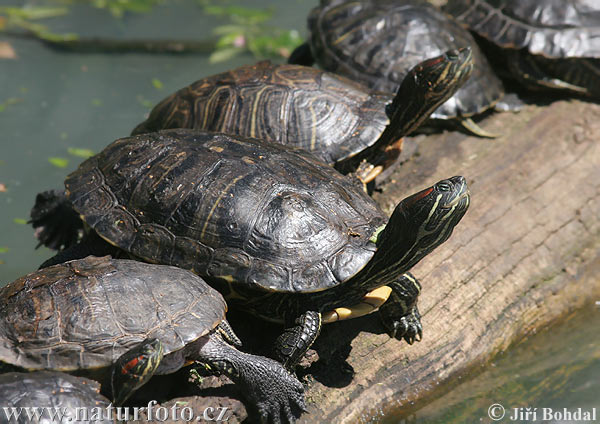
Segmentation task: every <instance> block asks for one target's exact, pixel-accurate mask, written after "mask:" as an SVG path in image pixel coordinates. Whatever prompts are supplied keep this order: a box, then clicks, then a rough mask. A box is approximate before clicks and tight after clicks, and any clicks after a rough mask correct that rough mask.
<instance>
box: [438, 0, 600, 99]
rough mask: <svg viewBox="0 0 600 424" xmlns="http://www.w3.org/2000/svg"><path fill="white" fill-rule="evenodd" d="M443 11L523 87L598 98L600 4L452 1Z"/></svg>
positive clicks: (581, 0)
mask: <svg viewBox="0 0 600 424" xmlns="http://www.w3.org/2000/svg"><path fill="white" fill-rule="evenodd" d="M445 10H446V11H447V12H448V13H450V14H452V15H453V16H455V17H456V19H458V20H459V21H461V22H464V23H465V24H466V25H467V26H468V27H469V28H470V29H471V30H472V31H474V32H475V33H476V34H478V35H479V36H481V37H482V38H483V39H484V40H486V41H487V43H486V49H485V50H490V57H491V56H493V57H495V58H504V66H505V67H506V68H507V69H508V70H509V71H510V74H511V75H512V76H513V77H514V78H516V79H517V80H518V81H519V82H520V83H522V84H523V85H525V86H527V87H530V88H537V89H540V88H546V89H556V90H562V91H567V92H572V93H576V94H580V95H585V96H590V97H594V98H596V99H598V98H600V2H598V1H595V0H449V1H448V5H447V6H446V9H445Z"/></svg>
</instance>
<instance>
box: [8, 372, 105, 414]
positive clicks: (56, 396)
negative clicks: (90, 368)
mask: <svg viewBox="0 0 600 424" xmlns="http://www.w3.org/2000/svg"><path fill="white" fill-rule="evenodd" d="M0 403H1V404H2V405H7V406H11V407H16V408H24V407H35V408H54V407H60V408H61V411H62V413H63V415H64V416H65V418H66V417H67V416H68V417H70V418H72V419H73V422H75V420H74V419H75V418H76V416H77V415H76V414H77V411H80V410H81V409H82V408H86V409H87V410H88V411H90V410H91V408H101V409H102V410H103V411H106V410H107V408H109V407H110V402H109V400H108V399H106V398H105V397H104V396H102V395H101V394H100V384H99V383H97V382H95V381H93V380H88V379H87V378H82V377H75V376H73V375H69V374H63V373H61V372H51V371H39V372H33V373H18V372H10V373H7V374H2V375H0ZM104 415H105V414H104ZM96 418H97V417H96ZM35 422H37V421H35ZM40 422H46V421H40ZM48 422H55V421H48ZM61 422H68V421H67V420H64V421H61ZM77 422H78V423H81V424H84V423H91V422H94V423H97V424H109V423H110V424H114V421H113V420H111V419H108V418H100V419H95V420H89V421H81V420H77Z"/></svg>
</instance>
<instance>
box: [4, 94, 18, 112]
mask: <svg viewBox="0 0 600 424" xmlns="http://www.w3.org/2000/svg"><path fill="white" fill-rule="evenodd" d="M22 101H23V99H19V98H17V97H11V98H9V99H6V100H5V101H4V103H0V112H4V110H5V109H6V108H7V107H8V106H10V105H14V104H16V103H19V102H22Z"/></svg>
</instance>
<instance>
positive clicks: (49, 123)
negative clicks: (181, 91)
mask: <svg viewBox="0 0 600 424" xmlns="http://www.w3.org/2000/svg"><path fill="white" fill-rule="evenodd" d="M20 3H21V2H17V1H9V0H0V6H7V5H14V4H20ZM238 3H240V4H242V3H243V5H244V6H246V7H254V6H256V7H264V6H273V7H274V8H275V19H274V23H275V24H276V25H277V26H280V27H285V28H297V29H298V30H300V32H301V33H302V34H304V33H305V30H304V28H305V17H306V15H307V13H308V11H309V10H310V9H311V8H312V7H313V6H314V5H315V4H316V1H314V0H291V1H286V2H276V1H273V0H271V1H269V0H252V1H250V0H244V1H243V2H241V1H240V2H238ZM31 4H32V5H33V4H39V3H38V2H33V1H32V2H31ZM48 23H49V24H51V28H52V29H53V30H54V31H56V32H75V33H78V34H80V35H82V36H99V37H122V38H133V37H139V38H144V37H146V38H159V37H164V38H171V39H205V38H208V37H209V35H210V32H211V29H212V28H214V26H215V25H216V24H221V23H224V22H219V20H218V19H217V18H215V17H207V16H203V15H202V13H201V9H200V8H199V6H198V4H197V3H196V2H194V1H191V0H189V1H184V0H180V1H179V2H177V3H176V7H174V6H157V7H156V8H155V9H154V11H153V12H152V13H149V14H135V15H126V16H125V17H124V18H123V19H120V20H117V19H114V18H112V17H111V16H110V15H109V14H108V13H107V12H106V11H101V10H95V9H92V8H89V7H87V6H84V5H81V6H78V7H75V8H74V13H72V14H70V15H69V16H67V17H61V18H55V19H53V20H52V21H51V22H50V21H49V22H48ZM0 41H8V42H10V44H11V45H12V47H13V48H14V50H15V52H16V54H17V58H16V59H0V105H4V102H6V101H7V100H8V99H15V100H13V101H11V102H10V104H6V105H5V107H3V108H0V109H1V111H0V285H4V284H6V283H8V282H10V281H12V280H14V279H15V278H17V277H19V276H21V275H24V274H26V273H28V272H31V271H33V270H35V269H36V268H37V266H38V265H39V264H40V263H41V262H42V261H44V260H45V259H46V258H48V257H50V256H51V255H52V252H51V251H50V250H48V249H45V248H40V249H37V250H36V249H35V246H36V240H35V239H34V237H33V231H32V229H31V227H30V226H28V225H26V224H24V222H25V221H26V220H27V219H28V218H29V210H30V208H31V206H32V205H33V202H34V198H35V195H36V193H38V192H40V191H43V190H47V189H51V188H60V187H62V183H63V180H64V178H65V176H66V175H67V174H68V173H69V172H71V171H73V170H74V169H75V168H76V167H77V165H78V164H79V163H80V162H81V160H82V159H81V158H80V157H78V156H75V155H73V154H72V153H70V152H69V150H70V149H73V148H76V149H90V150H92V151H94V152H98V151H100V150H101V149H102V148H104V146H106V145H107V144H108V143H110V142H112V141H113V140H115V139H116V138H119V137H121V136H125V135H128V134H129V132H130V131H131V129H132V128H133V127H134V126H135V125H136V124H138V123H139V122H140V121H142V120H143V119H144V117H145V114H147V113H148V111H149V107H148V104H149V103H150V104H153V103H156V102H157V101H159V100H160V99H162V98H163V97H165V96H166V95H167V94H169V93H171V92H173V91H175V90H176V89H178V88H181V87H183V86H184V85H187V84H189V83H191V82H193V81H195V80H197V79H199V78H201V77H204V76H208V75H211V74H214V73H217V72H221V71H225V70H227V69H229V68H232V67H235V66H239V65H241V64H245V63H252V62H254V61H255V60H254V59H253V58H252V57H251V56H249V55H245V56H240V57H237V58H235V59H233V60H229V61H227V62H223V63H220V64H210V63H209V62H208V60H207V57H206V56H202V55H187V56H178V55H145V54H113V55H107V54H74V53H65V52H60V51H56V50H52V49H49V48H48V47H46V46H44V45H43V44H41V43H40V42H38V41H35V40H28V39H17V38H6V37H2V35H1V34H0ZM153 80H158V81H160V84H157V83H156V82H155V83H154V84H153ZM71 151H72V150H71ZM51 158H55V159H56V158H58V160H53V162H54V163H51V160H50V159H51ZM57 164H58V165H62V166H63V167H59V166H57ZM599 326H600V312H599V310H598V309H596V310H593V311H588V312H587V313H582V314H579V315H578V317H576V318H574V319H572V320H570V321H569V322H567V323H565V324H564V325H561V326H560V327H557V328H556V329H555V330H553V331H551V332H546V333H544V334H542V335H538V336H536V337H534V338H533V339H532V340H531V341H529V342H527V343H524V344H522V345H521V346H519V347H517V348H516V349H513V350H512V351H510V352H508V353H506V354H505V355H503V356H502V357H501V358H498V360H497V361H495V362H494V364H493V365H492V366H490V367H489V369H488V370H486V371H485V372H484V373H482V374H480V375H479V376H477V377H476V378H475V379H473V380H471V381H469V382H468V383H466V384H462V385H459V386H457V387H456V388H455V389H454V390H452V392H451V393H449V394H448V395H447V396H444V397H443V398H441V399H438V400H437V401H435V402H433V403H431V404H429V405H428V406H426V407H424V408H422V409H420V410H418V411H417V412H416V413H415V414H414V415H413V416H411V418H410V421H411V422H413V421H414V422H418V423H472V422H491V420H490V419H489V418H488V414H487V410H488V407H489V406H490V405H491V404H493V403H500V404H502V405H503V406H505V407H506V408H514V407H521V406H522V407H538V408H542V407H555V408H569V409H574V408H578V407H581V408H584V409H586V408H587V409H590V408H592V407H596V408H598V409H599V410H600V401H599V400H598V399H599V397H598V391H599V389H600V363H599V362H598V359H599V358H600V341H599V339H598V337H597V331H598V328H599ZM598 412H600V411H598ZM401 419H402V418H400V417H398V416H397V415H394V414H393V413H390V414H389V415H388V417H387V418H385V419H384V422H386V423H395V422H399V420H401ZM599 421H600V417H599ZM502 422H511V421H510V420H507V419H505V420H503V421H502ZM520 422H529V421H527V420H522V421H520ZM553 422H559V421H553ZM565 422H566V421H565Z"/></svg>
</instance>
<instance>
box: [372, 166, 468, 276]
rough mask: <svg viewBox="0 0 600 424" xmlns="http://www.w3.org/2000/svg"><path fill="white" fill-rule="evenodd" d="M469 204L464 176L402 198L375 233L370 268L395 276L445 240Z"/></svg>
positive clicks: (406, 269) (443, 181)
mask: <svg viewBox="0 0 600 424" xmlns="http://www.w3.org/2000/svg"><path fill="white" fill-rule="evenodd" d="M469 203H470V197H469V189H468V187H467V182H466V180H465V179H464V177H452V178H449V179H446V180H442V181H439V182H438V183H436V184H434V185H433V186H431V187H429V188H426V189H425V190H422V191H420V192H418V193H415V194H413V195H412V196H409V197H407V198H406V199H404V200H402V201H401V202H400V203H399V204H398V206H396V209H395V210H394V213H393V214H392V216H391V217H390V219H389V221H388V223H387V225H386V226H385V228H384V229H383V231H382V232H381V233H380V234H379V235H378V236H377V240H376V243H377V252H376V254H375V256H374V257H373V260H372V261H374V264H373V270H374V271H375V273H376V274H377V275H378V278H383V279H389V278H396V277H397V276H398V275H400V274H402V273H405V272H407V271H408V270H409V269H410V268H412V267H413V266H414V265H415V264H416V263H417V262H419V261H420V260H421V259H423V257H425V256H426V255H427V254H429V253H430V252H431V251H433V250H434V249H435V248H436V247H438V246H439V245H440V244H442V243H443V242H445V241H446V240H448V237H450V235H451V234H452V230H453V229H454V227H455V226H456V224H458V222H459V221H460V220H461V219H462V217H463V216H464V214H465V212H466V211H467V209H468V207H469Z"/></svg>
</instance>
